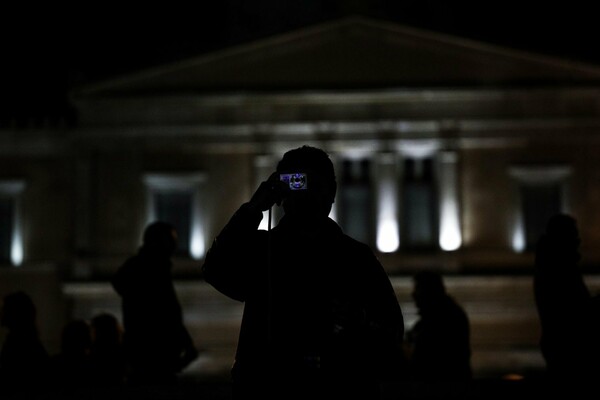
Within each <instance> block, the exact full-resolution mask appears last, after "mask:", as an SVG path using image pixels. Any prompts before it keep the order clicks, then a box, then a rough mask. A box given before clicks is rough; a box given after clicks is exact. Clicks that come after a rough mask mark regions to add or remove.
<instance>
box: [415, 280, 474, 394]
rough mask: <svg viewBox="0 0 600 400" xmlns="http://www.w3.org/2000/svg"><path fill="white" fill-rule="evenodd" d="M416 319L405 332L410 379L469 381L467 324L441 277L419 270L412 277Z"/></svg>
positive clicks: (466, 317)
mask: <svg viewBox="0 0 600 400" xmlns="http://www.w3.org/2000/svg"><path fill="white" fill-rule="evenodd" d="M412 296H413V299H414V301H415V305H416V307H417V311H418V314H419V318H418V319H417V321H416V322H415V323H414V325H413V326H412V327H411V328H410V329H409V330H408V331H407V335H406V341H405V343H406V347H405V349H406V358H407V368H408V371H409V376H410V378H411V379H412V380H415V381H419V382H468V381H469V380H470V379H471V378H472V371H471V344H470V324H469V318H468V316H467V313H466V312H465V311H464V309H463V308H462V306H461V305H460V304H458V303H457V302H456V300H455V299H454V298H453V297H452V296H450V295H449V294H448V293H447V291H446V287H445V284H444V280H443V278H442V276H441V275H440V274H439V273H437V272H435V271H419V272H417V273H416V274H415V275H414V276H413V292H412Z"/></svg>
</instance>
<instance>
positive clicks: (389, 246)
mask: <svg viewBox="0 0 600 400" xmlns="http://www.w3.org/2000/svg"><path fill="white" fill-rule="evenodd" d="M379 190H380V191H379V212H378V215H377V248H378V249H379V251H381V252H383V253H391V252H394V251H396V250H398V247H400V234H399V229H398V221H397V219H396V215H397V210H396V195H395V191H394V187H393V185H391V184H389V183H387V184H386V183H385V182H382V183H381V186H380V189H379Z"/></svg>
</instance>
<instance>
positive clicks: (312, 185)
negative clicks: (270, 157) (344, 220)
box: [277, 145, 337, 217]
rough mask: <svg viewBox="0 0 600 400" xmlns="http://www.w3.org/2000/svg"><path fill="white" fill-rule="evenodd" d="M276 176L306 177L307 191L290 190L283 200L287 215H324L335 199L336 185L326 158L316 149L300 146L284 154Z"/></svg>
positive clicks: (329, 160) (331, 166)
mask: <svg viewBox="0 0 600 400" xmlns="http://www.w3.org/2000/svg"><path fill="white" fill-rule="evenodd" d="M277 173H279V174H295V173H304V174H306V188H307V189H306V190H290V191H288V192H287V195H286V196H285V197H284V199H283V201H282V205H283V209H284V210H285V213H286V214H287V215H295V216H306V217H312V216H327V215H329V212H330V211H331V206H332V204H333V202H334V200H335V194H336V190H337V182H336V179H335V171H334V168H333V163H332V162H331V159H330V158H329V155H328V154H327V153H326V152H325V151H323V150H321V149H319V148H316V147H312V146H306V145H305V146H302V147H298V148H296V149H293V150H290V151H288V152H286V153H285V154H284V155H283V158H282V159H281V160H280V161H279V163H278V164H277Z"/></svg>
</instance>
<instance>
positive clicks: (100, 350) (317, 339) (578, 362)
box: [0, 146, 600, 400]
mask: <svg viewBox="0 0 600 400" xmlns="http://www.w3.org/2000/svg"><path fill="white" fill-rule="evenodd" d="M307 182H308V185H309V186H308V187H310V189H304V188H303V187H302V186H303V185H307ZM335 193H336V181H335V173H334V170H333V164H332V163H331V160H330V159H329V156H328V155H327V153H325V152H324V151H322V150H320V149H318V148H314V147H310V146H303V147H300V148H297V149H293V150H290V151H288V152H287V153H285V154H284V156H283V158H282V159H281V160H280V162H279V163H278V164H277V167H276V171H275V172H274V173H273V174H272V175H271V176H270V177H269V179H267V180H266V181H265V182H263V183H262V184H261V185H260V186H259V187H258V188H257V190H256V192H255V193H254V195H253V196H252V197H251V199H250V200H249V201H248V202H246V203H244V204H242V205H241V207H240V208H239V209H238V210H237V211H236V213H235V214H234V215H233V216H232V217H231V219H230V221H229V222H228V223H227V224H226V226H225V227H224V228H223V230H222V231H221V232H220V233H219V235H218V236H217V237H216V238H215V240H214V242H213V244H212V246H211V248H210V250H209V252H208V254H207V256H206V259H205V262H204V263H203V265H202V272H203V277H204V279H205V280H206V281H207V282H208V283H209V284H211V285H213V286H214V287H215V288H216V289H217V290H218V291H220V292H222V293H223V294H224V295H226V296H228V297H230V298H232V299H235V300H239V301H242V302H244V313H243V317H242V324H241V329H240V333H239V338H238V343H237V351H236V354H235V360H232V361H233V367H232V370H231V382H232V388H233V392H232V393H233V396H234V398H235V399H236V400H239V399H247V398H254V397H257V396H258V397H260V398H276V397H277V398H280V397H281V398H306V397H307V396H311V397H312V398H325V397H327V398H331V399H336V398H347V397H348V396H350V397H359V398H368V399H377V398H379V396H380V394H381V387H382V384H385V383H386V382H400V383H408V384H413V383H417V384H427V385H433V386H430V387H436V385H440V384H444V383H449V382H450V383H462V384H469V383H470V382H472V381H473V379H474V376H473V370H472V366H471V355H472V353H471V342H470V341H471V337H470V335H471V333H470V330H471V327H470V321H469V316H468V314H467V312H466V311H465V309H464V308H463V307H462V305H461V304H460V303H459V302H457V301H456V299H455V298H454V297H452V296H451V295H450V294H449V293H448V292H447V290H446V285H445V282H444V276H443V274H442V273H441V272H440V271H435V270H426V271H420V272H417V273H415V274H414V275H413V276H412V278H413V291H412V299H413V301H414V304H415V306H416V309H417V312H418V318H417V320H416V321H415V323H414V324H413V325H412V326H410V327H406V329H405V326H404V323H405V321H404V315H403V310H402V309H401V307H400V303H399V302H398V299H397V297H396V294H395V292H394V289H393V287H392V285H391V281H390V279H389V277H388V276H387V275H386V273H385V271H384V268H383V266H382V265H381V263H380V262H379V261H378V259H377V258H376V257H375V254H374V253H373V252H372V251H371V250H370V248H369V247H368V246H367V245H365V244H363V243H361V242H358V241H356V240H354V239H352V238H350V237H349V236H347V235H345V234H344V233H343V231H342V230H341V228H340V227H339V226H338V225H337V224H336V223H335V222H334V221H333V220H331V219H330V218H329V217H328V214H329V211H330V210H331V205H332V203H333V201H334V198H335ZM274 204H280V205H282V207H283V209H284V212H285V214H284V216H283V218H282V219H281V221H280V222H279V223H278V224H277V226H276V227H275V228H273V229H269V230H267V231H265V230H258V229H257V227H258V224H259V222H260V220H261V218H262V213H263V211H265V210H269V209H270V208H271V207H272V206H273V205H274ZM580 242H581V240H580V236H579V229H578V225H577V220H576V219H575V218H574V217H573V216H570V215H567V214H557V215H554V216H552V218H550V219H549V221H548V224H547V228H546V231H545V232H544V234H543V235H542V236H541V237H540V239H539V242H538V243H537V247H536V250H535V260H534V262H533V266H532V267H533V268H532V271H533V295H534V300H535V306H536V309H537V312H538V316H539V322H540V327H541V337H540V342H539V349H540V352H541V354H542V356H543V359H544V361H545V365H546V368H545V371H544V372H545V375H544V378H545V379H544V380H543V382H544V385H545V388H548V389H549V392H545V393H546V394H548V393H551V391H552V390H553V389H555V388H556V389H560V390H564V391H568V392H569V393H576V392H577V388H585V389H584V390H590V388H591V387H592V385H593V384H594V382H595V380H596V379H597V378H598V377H600V339H599V338H600V295H597V294H593V293H591V291H590V289H589V288H588V287H587V285H586V282H585V277H584V273H583V271H582V269H581V266H580V265H579V264H580V261H581V254H580ZM176 246H177V232H176V230H175V229H174V227H173V226H172V225H171V224H169V223H167V222H162V221H158V222H155V223H152V224H149V225H148V226H147V227H146V229H145V231H144V235H143V243H142V245H141V247H140V248H139V249H138V252H137V253H136V254H134V255H133V256H131V257H129V258H128V259H127V260H125V262H124V263H123V264H122V265H121V266H120V267H119V268H117V270H116V272H115V274H114V276H113V277H112V278H111V280H110V283H111V284H112V286H113V288H114V290H115V292H116V293H118V294H119V296H120V297H121V306H122V322H121V321H120V320H119V319H118V317H117V316H116V315H113V314H111V313H108V312H101V313H99V314H97V315H93V316H92V318H90V319H89V320H85V319H72V320H69V321H67V322H66V324H65V325H64V326H63V329H62V332H61V343H60V349H59V351H58V352H57V353H56V354H49V352H48V351H47V350H46V348H45V347H44V345H43V343H42V340H41V339H40V335H39V331H38V326H37V310H36V306H35V304H34V302H33V301H32V299H31V297H30V295H29V294H28V293H26V292H25V291H22V290H17V291H14V292H11V293H8V294H6V295H5V296H4V298H3V299H2V307H1V310H0V312H1V318H0V324H1V326H2V328H3V329H4V330H5V331H6V335H5V337H4V341H3V343H2V344H1V349H0V390H1V391H2V392H1V393H4V394H7V393H8V394H11V393H21V392H30V391H41V390H49V391H55V392H65V391H67V390H76V389H78V388H116V389H118V388H124V387H126V386H132V385H133V386H135V385H167V386H169V385H176V384H177V382H178V380H177V377H178V375H179V374H180V373H181V372H182V371H183V370H184V369H185V368H186V367H187V366H189V365H190V363H192V362H193V361H194V360H195V359H196V358H197V357H198V355H199V352H198V349H197V348H196V345H195V343H194V340H193V338H192V336H191V335H190V333H189V332H188V329H187V328H186V326H185V324H184V319H183V313H182V309H181V305H180V303H179V299H178V297H177V294H176V291H175V288H174V284H173V279H172V276H171V268H172V261H171V257H172V256H173V254H174V252H175V249H176ZM284 390H285V392H282V391H284ZM1 393H0V394H1Z"/></svg>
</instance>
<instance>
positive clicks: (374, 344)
mask: <svg viewBox="0 0 600 400" xmlns="http://www.w3.org/2000/svg"><path fill="white" fill-rule="evenodd" d="M261 217H262V214H261V213H260V212H256V211H251V210H249V209H248V208H247V207H246V206H242V207H241V208H240V209H239V210H238V211H237V212H236V214H235V215H234V216H233V217H232V218H231V220H230V221H229V223H228V224H227V225H226V226H225V228H224V229H223V231H222V232H221V233H220V234H219V235H218V236H217V238H216V239H215V241H214V243H213V245H212V247H211V248H210V250H209V252H208V254H207V256H206V259H205V263H204V265H203V273H204V278H205V279H206V281H207V282H209V283H210V284H212V285H213V286H214V287H215V288H216V289H217V290H219V291H220V292H222V293H223V294H225V295H227V296H229V297H231V298H233V299H236V300H239V301H243V302H244V303H245V306H244V313H243V318H242V324H241V330H240V334H239V342H238V348H237V352H236V360H235V366H234V369H233V377H234V380H235V379H238V380H245V379H248V380H250V379H259V380H260V379H265V377H282V378H284V379H289V378H290V377H292V376H294V377H303V378H306V377H307V376H319V377H320V378H319V379H321V378H322V379H325V380H327V381H329V382H333V381H339V382H365V381H369V382H376V381H377V380H379V379H381V378H382V377H385V376H386V375H387V376H388V377H389V374H390V371H393V370H394V366H397V365H399V364H400V363H401V360H400V359H398V356H399V353H400V349H401V345H402V342H401V341H402V337H403V332H404V323H403V316H402V312H401V309H400V306H399V303H398V301H397V299H396V296H395V293H394V290H393V287H392V285H391V283H390V280H389V278H388V276H387V275H386V273H385V271H384V269H383V267H382V265H381V264H380V263H379V261H378V260H377V258H376V257H375V255H374V254H373V252H372V250H371V249H370V248H369V247H368V246H367V245H365V244H362V243H360V242H358V241H356V240H354V239H352V238H351V237H349V236H347V235H345V234H344V233H343V232H342V230H341V229H340V227H339V226H338V225H337V224H336V223H335V222H334V221H333V220H331V219H329V218H324V219H323V220H322V221H321V222H320V223H319V224H318V225H317V226H313V227H312V228H311V229H310V230H304V229H300V228H298V227H297V226H295V225H294V223H293V222H292V221H291V220H290V219H289V218H287V217H285V216H284V217H283V218H282V219H281V221H280V223H279V224H278V225H277V226H276V227H275V228H273V229H272V230H271V231H270V232H267V231H264V230H257V228H258V225H259V223H260V220H261ZM392 373H394V372H392ZM267 379H268V378H267Z"/></svg>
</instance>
